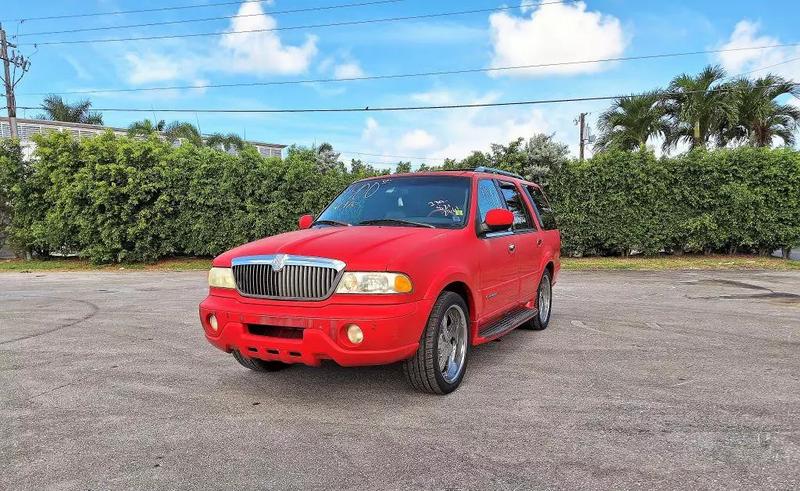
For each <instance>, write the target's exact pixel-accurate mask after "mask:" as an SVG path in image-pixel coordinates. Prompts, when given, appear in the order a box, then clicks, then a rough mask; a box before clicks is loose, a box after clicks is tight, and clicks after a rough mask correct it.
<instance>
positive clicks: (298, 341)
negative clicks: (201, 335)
mask: <svg viewBox="0 0 800 491" xmlns="http://www.w3.org/2000/svg"><path fill="white" fill-rule="evenodd" d="M424 303H425V302H424V301H420V302H408V303H400V304H391V305H364V304H336V303H328V304H325V305H321V306H318V307H317V306H315V307H307V306H299V305H296V304H294V305H293V304H292V303H291V302H284V303H276V302H272V303H268V302H265V303H264V304H258V303H253V302H251V301H247V302H242V301H239V299H238V298H236V297H227V296H215V295H209V296H208V297H207V298H206V299H205V300H204V301H203V302H202V303H201V304H200V320H201V323H202V324H203V330H204V331H205V336H206V339H208V341H209V342H210V343H211V344H213V345H214V346H216V347H217V348H219V349H221V350H222V351H225V352H227V353H230V352H231V351H233V350H238V351H239V352H240V353H242V354H243V355H245V356H249V357H251V358H258V359H262V360H274V361H282V362H284V363H304V364H306V365H312V366H317V365H319V364H320V362H321V361H322V360H333V361H334V362H336V363H338V364H339V365H342V366H361V365H383V364H388V363H394V362H396V361H400V360H404V359H406V358H409V357H410V356H412V355H413V354H414V352H415V351H416V350H417V347H418V346H419V339H420V336H421V334H422V330H423V328H424V327H425V323H426V322H427V320H428V312H429V309H428V308H427V307H428V306H427V305H423V304H424ZM212 314H213V315H214V316H216V318H217V323H218V329H217V331H214V330H213V329H212V328H211V325H210V324H209V320H208V319H209V317H210V316H211V315H212ZM349 324H358V326H359V327H361V329H362V331H363V332H364V341H363V342H362V343H361V344H359V345H353V344H352V343H350V341H349V340H348V339H347V336H346V335H345V332H344V331H345V326H347V325H349ZM251 325H256V326H273V327H289V328H293V329H292V330H299V331H300V332H298V331H293V332H295V333H296V334H297V335H298V336H297V337H277V336H271V335H262V334H254V333H253V332H254V331H255V329H253V330H251V329H250V328H249V326H251Z"/></svg>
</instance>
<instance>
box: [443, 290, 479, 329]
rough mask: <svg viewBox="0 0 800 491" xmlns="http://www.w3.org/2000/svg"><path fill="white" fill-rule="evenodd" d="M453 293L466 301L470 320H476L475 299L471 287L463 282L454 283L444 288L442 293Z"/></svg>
mask: <svg viewBox="0 0 800 491" xmlns="http://www.w3.org/2000/svg"><path fill="white" fill-rule="evenodd" d="M446 291H448V292H453V293H456V294H458V295H459V296H460V297H461V298H463V299H464V302H465V303H466V304H467V308H468V309H469V312H468V314H469V318H470V320H471V321H474V320H475V310H476V309H475V297H474V295H473V292H472V290H471V289H470V287H469V285H467V284H466V283H465V282H463V281H459V280H456V281H452V282H450V283H448V284H447V285H445V286H444V287H443V288H442V292H446Z"/></svg>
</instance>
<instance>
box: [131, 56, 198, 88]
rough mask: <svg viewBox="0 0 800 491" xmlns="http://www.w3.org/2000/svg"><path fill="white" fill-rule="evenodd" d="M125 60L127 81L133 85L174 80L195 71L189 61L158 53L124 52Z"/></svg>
mask: <svg viewBox="0 0 800 491" xmlns="http://www.w3.org/2000/svg"><path fill="white" fill-rule="evenodd" d="M125 61H126V62H127V78H128V82H129V83H131V84H134V85H140V84H146V83H151V82H163V81H166V80H176V79H179V78H183V77H186V76H187V75H189V76H191V74H192V73H194V72H195V70H194V69H193V67H192V66H191V63H180V62H178V61H177V60H175V59H174V58H172V57H169V56H166V55H162V54H158V53H144V54H138V53H126V54H125ZM184 69H185V70H184ZM187 71H188V72H189V73H187Z"/></svg>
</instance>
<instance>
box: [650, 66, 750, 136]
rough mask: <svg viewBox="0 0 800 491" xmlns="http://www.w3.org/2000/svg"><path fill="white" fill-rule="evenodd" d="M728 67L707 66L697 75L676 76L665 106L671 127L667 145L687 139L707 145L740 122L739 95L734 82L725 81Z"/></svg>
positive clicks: (670, 85) (671, 84) (666, 96)
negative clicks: (732, 85)
mask: <svg viewBox="0 0 800 491" xmlns="http://www.w3.org/2000/svg"><path fill="white" fill-rule="evenodd" d="M724 78H725V70H723V69H722V67H720V66H719V65H715V66H711V65H709V66H707V67H706V68H704V69H703V71H701V72H700V73H699V74H697V75H694V76H692V75H688V74H685V73H684V74H681V75H678V76H677V77H675V78H674V79H672V82H670V84H669V89H668V93H667V94H666V95H665V101H664V103H665V109H666V112H667V115H668V117H669V118H670V122H671V127H670V133H669V135H668V139H667V141H666V142H665V148H671V147H674V146H675V145H676V144H677V143H678V142H681V141H684V142H687V143H688V144H689V146H690V147H691V148H705V147H707V146H708V144H709V143H710V142H711V141H712V139H716V142H717V143H718V144H724V137H723V136H722V135H723V133H724V132H725V131H727V129H728V128H729V127H730V126H731V125H733V124H736V123H735V122H736V109H737V108H736V106H737V104H736V95H735V93H734V91H733V90H732V87H731V85H730V84H726V83H723V82H722V80H723V79H724Z"/></svg>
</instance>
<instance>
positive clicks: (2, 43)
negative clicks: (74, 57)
mask: <svg viewBox="0 0 800 491" xmlns="http://www.w3.org/2000/svg"><path fill="white" fill-rule="evenodd" d="M9 47H11V48H16V47H17V46H16V45H14V44H12V43H9V42H8V39H7V38H6V31H5V30H3V26H2V25H0V59H2V60H3V77H2V79H3V85H4V86H5V90H6V109H8V126H9V128H10V129H11V138H19V131H17V101H16V99H15V97H14V88H15V87H16V86H17V84H18V83H19V81H20V80H22V77H23V76H24V75H25V72H27V71H28V68H30V65H31V62H30V61H28V60H27V59H26V58H25V57H24V56H22V55H21V54H19V53H17V52H13V53H12V54H11V56H9V55H8V48H9ZM12 66H13V67H14V69H13V72H12V69H11V67H12ZM17 68H19V69H20V70H21V73H20V75H19V78H17Z"/></svg>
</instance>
